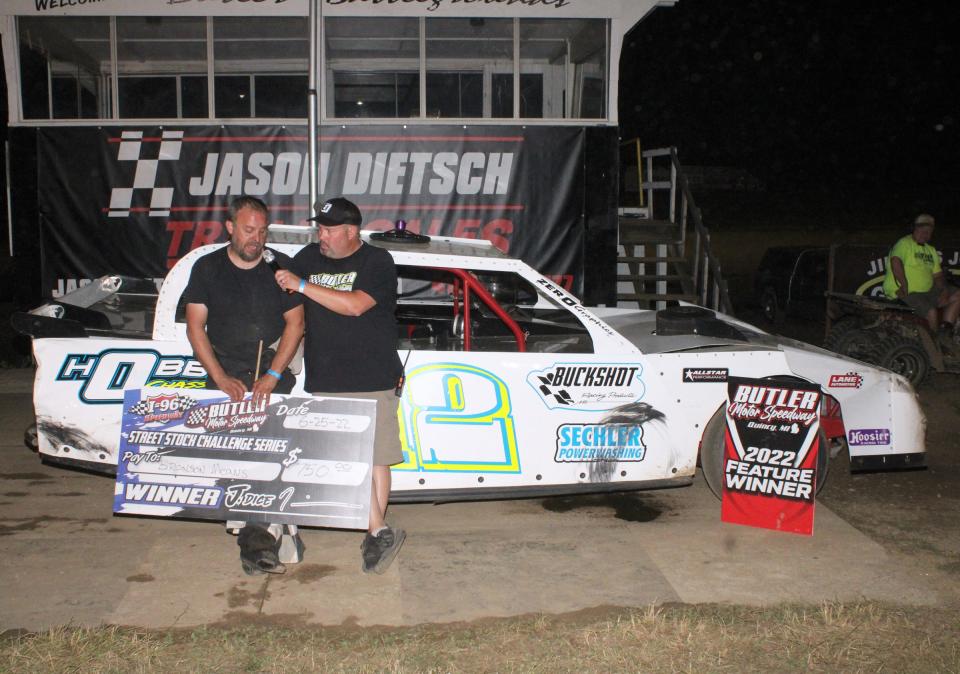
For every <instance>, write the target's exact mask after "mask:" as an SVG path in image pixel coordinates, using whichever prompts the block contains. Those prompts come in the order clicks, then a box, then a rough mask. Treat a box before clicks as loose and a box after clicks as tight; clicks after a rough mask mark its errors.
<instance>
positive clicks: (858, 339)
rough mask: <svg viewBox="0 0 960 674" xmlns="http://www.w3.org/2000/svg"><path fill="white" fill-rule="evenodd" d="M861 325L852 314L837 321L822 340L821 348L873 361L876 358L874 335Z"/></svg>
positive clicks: (875, 339)
mask: <svg viewBox="0 0 960 674" xmlns="http://www.w3.org/2000/svg"><path fill="white" fill-rule="evenodd" d="M861 325H862V324H861V323H860V320H859V319H857V318H854V317H852V316H848V317H847V318H843V319H841V320H839V321H837V322H836V324H834V326H833V327H832V328H830V334H829V335H827V337H826V339H824V340H823V348H825V349H826V350H827V351H833V352H834V353H839V354H840V355H841V356H847V357H849V358H855V359H857V360H862V361H864V362H868V363H870V362H874V361H875V360H876V358H877V351H876V343H877V338H876V335H874V334H872V333H871V332H870V331H868V330H865V329H864V328H862V327H861Z"/></svg>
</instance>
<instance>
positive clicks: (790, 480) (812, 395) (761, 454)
mask: <svg viewBox="0 0 960 674" xmlns="http://www.w3.org/2000/svg"><path fill="white" fill-rule="evenodd" d="M727 387H728V402H727V407H726V428H725V433H724V460H723V503H722V506H721V519H722V520H723V521H724V522H731V523H735V524H745V525H748V526H755V527H762V528H767V529H777V530H782V531H791V532H794V533H801V534H807V535H809V534H812V533H813V508H814V495H815V493H816V484H817V475H816V465H817V454H818V452H819V451H820V450H821V448H820V447H819V439H818V438H819V431H820V416H819V410H820V399H821V396H822V393H821V391H820V388H819V387H816V386H814V385H804V384H797V385H794V384H790V385H780V384H771V383H770V382H769V381H764V380H754V379H744V378H741V377H731V378H730V381H729V382H728V384H727Z"/></svg>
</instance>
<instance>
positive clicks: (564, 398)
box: [537, 374, 573, 405]
mask: <svg viewBox="0 0 960 674" xmlns="http://www.w3.org/2000/svg"><path fill="white" fill-rule="evenodd" d="M537 379H539V380H540V393H542V394H543V395H545V396H552V397H553V399H554V400H556V401H557V403H559V404H560V405H569V404H571V403H572V402H573V396H571V395H570V394H569V393H567V391H566V389H562V388H561V389H555V388H554V387H553V375H552V374H548V375H547V376H546V377H541V376H539V375H537Z"/></svg>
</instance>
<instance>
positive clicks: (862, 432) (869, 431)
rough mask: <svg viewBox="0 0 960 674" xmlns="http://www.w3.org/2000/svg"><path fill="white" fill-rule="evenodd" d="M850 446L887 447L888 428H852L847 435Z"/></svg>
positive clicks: (888, 441)
mask: <svg viewBox="0 0 960 674" xmlns="http://www.w3.org/2000/svg"><path fill="white" fill-rule="evenodd" d="M847 441H848V442H849V443H850V444H851V445H889V444H890V429H889V428H854V429H853V430H851V431H850V432H849V433H848V434H847Z"/></svg>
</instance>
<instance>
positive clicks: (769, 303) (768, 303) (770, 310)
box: [760, 286, 785, 325]
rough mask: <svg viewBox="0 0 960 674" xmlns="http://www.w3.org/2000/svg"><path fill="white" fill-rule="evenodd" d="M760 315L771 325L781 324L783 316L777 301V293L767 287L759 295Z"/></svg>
mask: <svg viewBox="0 0 960 674" xmlns="http://www.w3.org/2000/svg"><path fill="white" fill-rule="evenodd" d="M760 313H762V314H763V317H764V318H765V319H766V320H767V322H768V323H770V324H772V325H780V324H781V323H783V321H784V318H785V315H784V311H783V309H782V308H781V307H780V302H779V301H778V300H777V291H776V290H774V289H773V288H772V287H770V286H767V287H766V288H764V289H763V292H762V293H761V294H760Z"/></svg>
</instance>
